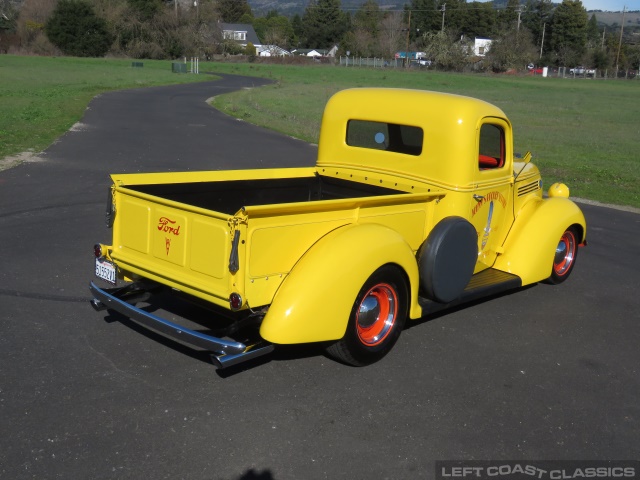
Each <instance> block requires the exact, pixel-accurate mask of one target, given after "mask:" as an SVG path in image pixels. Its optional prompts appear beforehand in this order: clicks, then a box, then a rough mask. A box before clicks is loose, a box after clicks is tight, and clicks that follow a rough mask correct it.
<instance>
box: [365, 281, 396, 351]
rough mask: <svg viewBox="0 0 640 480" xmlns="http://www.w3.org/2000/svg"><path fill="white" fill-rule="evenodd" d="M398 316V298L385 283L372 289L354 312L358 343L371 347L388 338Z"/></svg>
mask: <svg viewBox="0 0 640 480" xmlns="http://www.w3.org/2000/svg"><path fill="white" fill-rule="evenodd" d="M397 316H398V297H397V294H396V291H395V289H394V288H393V287H392V286H391V285H388V284H386V283H380V284H378V285H376V286H374V287H372V288H371V289H370V290H369V291H368V292H367V293H366V294H365V295H364V296H363V297H362V301H361V302H360V305H358V310H357V312H356V332H357V334H358V338H359V339H360V341H361V342H362V343H363V344H364V345H366V346H368V347H373V346H375V345H379V344H380V343H382V342H383V341H384V340H385V338H387V337H388V336H389V333H391V330H392V329H393V326H394V325H395V323H396V319H397Z"/></svg>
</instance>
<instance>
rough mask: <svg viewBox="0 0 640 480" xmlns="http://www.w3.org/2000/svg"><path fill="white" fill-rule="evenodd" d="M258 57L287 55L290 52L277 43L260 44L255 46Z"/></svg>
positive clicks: (289, 54)
mask: <svg viewBox="0 0 640 480" xmlns="http://www.w3.org/2000/svg"><path fill="white" fill-rule="evenodd" d="M256 53H257V55H258V56H259V57H289V56H291V53H290V52H288V51H287V50H285V49H284V48H281V47H279V46H277V45H260V46H259V47H256Z"/></svg>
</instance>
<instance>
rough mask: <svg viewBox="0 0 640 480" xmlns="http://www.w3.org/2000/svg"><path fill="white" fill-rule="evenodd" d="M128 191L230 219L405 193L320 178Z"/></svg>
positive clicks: (191, 184) (146, 187)
mask: <svg viewBox="0 0 640 480" xmlns="http://www.w3.org/2000/svg"><path fill="white" fill-rule="evenodd" d="M127 188H129V189H130V190H134V191H137V192H140V193H145V194H148V195H153V196H155V197H159V198H164V199H166V200H172V201H175V202H179V203H183V204H187V205H191V206H194V207H199V208H204V209H207V210H214V211H217V212H220V213H226V214H228V215H233V214H234V213H236V212H237V211H238V210H240V209H241V208H242V207H245V206H249V205H277V204H283V203H299V202H314V201H319V200H335V199H344V198H362V197H374V196H384V195H396V194H399V193H404V192H402V191H399V190H393V189H389V188H384V187H378V186H375V185H366V184H362V183H358V182H350V181H348V180H340V179H333V178H327V177H322V176H319V175H318V176H315V177H301V178H277V179H272V178H270V179H252V180H227V181H222V182H188V183H168V184H153V185H130V186H128V187H127Z"/></svg>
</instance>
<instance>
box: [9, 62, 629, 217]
mask: <svg viewBox="0 0 640 480" xmlns="http://www.w3.org/2000/svg"><path fill="white" fill-rule="evenodd" d="M200 71H201V72H204V71H212V72H220V73H233V74H240V75H251V76H260V77H266V78H271V79H272V80H274V82H275V83H274V84H273V85H270V86H267V87H263V88H260V89H255V90H244V91H239V92H235V93H232V94H229V95H224V96H221V97H217V98H216V99H215V102H214V105H215V106H216V107H217V108H221V109H222V110H224V111H225V112H227V113H229V114H230V115H233V116H235V117H238V118H241V119H244V120H246V121H249V122H252V123H255V124H258V125H263V126H265V127H268V128H271V129H274V130H277V131H280V132H283V133H286V134H289V135H292V136H295V137H298V138H301V139H304V140H307V141H310V142H316V141H317V138H318V133H319V127H320V120H321V116H322V110H323V108H324V104H325V103H326V101H327V99H328V98H329V97H330V96H331V95H332V94H333V93H335V92H336V91H338V90H341V89H344V88H350V87H362V86H379V87H402V88H418V89H428V90H437V91H442V92H451V93H457V94H462V95H470V96H473V97H477V98H481V99H483V100H487V101H489V102H491V103H494V104H496V105H498V106H499V107H501V108H502V109H503V110H504V111H505V113H506V114H507V115H508V116H509V118H510V119H511V121H512V122H513V124H514V128H515V139H516V140H515V143H516V145H515V148H516V151H517V152H521V153H524V152H526V151H527V150H531V151H532V152H533V156H534V162H535V163H536V164H537V165H538V166H539V167H540V169H541V171H542V174H543V178H544V181H545V184H546V185H551V183H553V182H555V181H563V182H566V183H567V184H568V185H569V187H570V188H571V194H572V196H576V197H582V198H588V199H591V200H597V201H601V202H605V203H613V204H619V205H630V206H634V207H640V182H639V178H640V168H639V167H640V158H639V154H640V151H639V150H640V142H638V138H640V121H639V120H637V118H636V117H637V116H638V115H639V107H640V81H628V80H626V81H624V80H619V81H613V80H609V81H602V80H584V79H579V80H575V79H558V78H541V77H514V76H489V75H461V74H449V73H439V72H432V71H405V70H391V69H386V70H383V69H376V70H373V69H364V68H353V67H349V68H345V67H335V66H325V65H311V66H284V65H268V64H258V63H244V64H238V63H223V62H215V63H214V62H212V63H204V62H203V63H201V64H200ZM205 77H206V78H205ZM210 78H211V77H209V76H205V75H177V74H172V73H171V63H170V62H151V61H146V60H145V62H144V68H131V61H130V60H104V59H97V60H96V59H92V60H81V59H65V58H59V59H52V58H36V57H11V56H6V55H3V56H0V99H1V101H2V108H3V116H2V117H0V138H1V139H2V142H1V143H0V158H3V157H4V156H7V155H12V154H16V153H19V152H22V151H24V150H27V149H29V148H31V149H34V150H35V151H40V150H42V149H44V148H46V147H47V146H48V145H49V144H50V143H51V142H52V141H53V140H54V139H55V138H57V137H58V136H59V135H61V134H62V133H64V131H66V130H67V129H68V128H69V127H70V126H71V125H73V124H74V123H75V122H76V121H78V120H79V119H80V118H81V116H82V114H83V112H84V108H85V107H86V105H87V103H88V102H89V100H90V99H91V98H92V97H93V96H94V95H96V94H97V93H100V92H101V91H106V90H113V89H118V88H130V87H136V86H140V87H141V86H148V85H159V84H166V83H178V82H185V81H199V80H205V79H210ZM407 108H411V106H410V105H408V106H407ZM206 154H207V153H206V152H203V155H206Z"/></svg>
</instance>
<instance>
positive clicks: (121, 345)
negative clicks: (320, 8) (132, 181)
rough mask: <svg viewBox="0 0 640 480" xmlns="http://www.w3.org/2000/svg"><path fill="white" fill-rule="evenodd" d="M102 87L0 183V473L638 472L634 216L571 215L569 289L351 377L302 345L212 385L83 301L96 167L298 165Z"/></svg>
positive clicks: (274, 144) (297, 146) (519, 296)
mask: <svg viewBox="0 0 640 480" xmlns="http://www.w3.org/2000/svg"><path fill="white" fill-rule="evenodd" d="M261 83H262V81H261V80H256V79H243V78H239V77H232V76H225V77H224V78H223V80H220V81H217V82H208V83H204V84H197V85H187V86H177V87H163V88H154V89H148V90H138V91H125V92H117V93H109V94H105V95H102V96H100V97H98V98H96V99H95V100H94V101H93V102H92V103H91V104H90V106H89V109H88V110H87V112H86V115H85V117H84V119H83V120H82V122H81V124H80V125H78V126H77V128H75V129H74V131H72V132H69V133H68V134H67V135H65V136H64V137H62V138H61V139H60V141H59V142H57V143H56V144H54V145H53V146H51V147H50V148H49V149H48V150H47V151H46V152H45V154H44V155H42V160H41V161H40V162H35V163H27V164H22V165H20V166H18V167H16V168H13V169H10V170H6V171H2V172H0V247H1V248H0V266H1V268H0V304H1V305H2V308H1V309H0V325H1V328H2V334H1V335H0V432H2V433H1V435H0V478H3V479H4V478H6V479H11V480H14V479H28V478H35V479H54V478H60V479H71V478H74V479H115V478H117V479H139V478H152V479H164V478H167V479H177V478H185V479H207V480H209V479H225V480H230V479H239V478H244V479H263V480H267V479H275V480H284V479H322V478H350V479H369V478H376V479H377V478H390V479H409V478H411V479H413V478H432V477H433V474H434V463H433V462H434V461H435V460H446V459H528V460H549V459H612V458H613V459H638V458H640V435H639V434H638V432H640V406H639V403H638V398H640V375H639V369H640V349H639V348H638V345H639V344H640V328H639V320H640V316H639V314H638V310H639V308H638V307H640V300H639V297H638V292H637V290H638V285H639V282H638V278H639V274H638V272H640V256H639V253H638V248H637V247H638V238H639V237H640V216H639V215H637V214H634V213H629V212H620V211H615V210H610V209H605V208H599V207H593V206H584V210H585V213H586V216H587V221H588V223H589V228H590V230H589V247H588V248H586V249H583V250H582V251H581V252H580V258H579V261H578V265H577V266H576V269H575V271H574V273H573V276H572V278H571V279H570V280H569V281H568V282H567V283H565V284H563V285H561V286H558V287H552V286H547V285H538V286H535V287H532V288H528V289H525V290H522V291H520V292H517V293H515V294H512V295H505V296H502V297H499V298H495V299H493V300H490V301H486V302H483V303H479V304H477V305H475V306H473V307H472V308H467V309H460V310H457V311H454V312H450V313H448V314H444V315H439V316H436V317H433V318H430V319H425V320H422V321H420V322H418V323H416V324H415V326H412V327H411V328H409V329H408V330H406V331H405V332H404V333H403V335H402V336H401V338H400V341H399V342H398V344H397V346H396V347H395V349H394V351H393V352H392V353H391V354H390V355H389V356H388V357H386V358H385V359H384V360H383V361H382V362H380V363H378V364H376V365H373V366H370V367H367V368H363V369H357V368H350V367H346V366H343V365H340V364H337V363H335V362H333V361H331V360H328V359H327V358H325V357H324V356H322V355H321V354H320V352H318V351H317V350H316V349H313V348H311V349H308V348H300V347H296V348H287V349H282V350H279V351H277V352H276V354H275V355H274V356H273V358H272V359H271V361H268V362H265V363H262V364H259V365H257V366H255V367H254V368H251V369H246V370H241V371H239V372H237V373H236V374H234V375H221V374H219V373H218V372H217V371H216V370H215V369H214V367H213V366H212V365H211V364H209V363H207V361H206V358H204V357H202V356H199V355H198V354H192V353H190V352H189V351H188V350H185V349H181V348H177V347H171V346H170V345H168V344H167V343H166V342H162V341H160V340H159V339H158V338H157V337H155V336H153V335H144V334H141V332H139V331H137V330H136V327H135V326H134V325H133V324H131V323H127V322H111V323H110V322H107V321H105V314H103V313H96V312H94V311H93V310H92V309H91V308H90V307H89V305H88V302H87V300H88V299H89V294H88V289H87V284H88V282H89V280H90V279H91V278H92V272H93V257H92V252H91V247H92V245H93V243H94V242H95V241H97V240H103V241H106V240H108V237H109V231H108V230H107V229H106V227H105V226H104V223H103V215H104V202H105V197H106V191H107V187H108V185H109V179H108V175H107V174H108V173H109V172H125V171H126V172H137V171H166V170H176V171H177V170H197V169H218V168H247V167H256V166H257V167H270V166H276V165H278V166H299V165H310V164H312V163H313V161H314V158H315V153H316V150H315V147H313V146H310V145H308V144H305V143H303V142H299V141H296V140H293V139H290V138H288V137H285V136H281V135H277V134H274V133H270V132H266V131H264V130H261V129H258V128H255V127H253V126H251V125H247V124H245V123H242V122H238V121H236V120H233V119H230V118H227V117H225V116H223V115H221V114H220V113H218V112H216V111H215V110H213V109H211V108H210V107H208V106H207V105H206V104H205V103H204V101H205V99H206V98H208V97H211V96H213V95H217V94H220V93H224V92H228V91H230V90H232V89H236V88H243V87H251V86H258V85H260V84H261Z"/></svg>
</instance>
